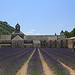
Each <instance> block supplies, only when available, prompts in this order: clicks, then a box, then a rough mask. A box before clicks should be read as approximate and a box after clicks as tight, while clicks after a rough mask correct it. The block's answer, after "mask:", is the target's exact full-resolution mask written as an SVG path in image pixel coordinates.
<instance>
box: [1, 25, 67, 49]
mask: <svg viewBox="0 0 75 75" xmlns="http://www.w3.org/2000/svg"><path fill="white" fill-rule="evenodd" d="M0 47H49V48H67V47H68V39H67V38H66V37H65V35H63V34H62V33H61V35H25V34H24V33H23V32H21V31H20V25H19V24H17V25H16V26H15V31H14V32H13V33H12V34H11V35H1V40H0Z"/></svg>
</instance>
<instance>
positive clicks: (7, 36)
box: [1, 35, 11, 40]
mask: <svg viewBox="0 0 75 75" xmlns="http://www.w3.org/2000/svg"><path fill="white" fill-rule="evenodd" d="M1 40H11V35H1Z"/></svg>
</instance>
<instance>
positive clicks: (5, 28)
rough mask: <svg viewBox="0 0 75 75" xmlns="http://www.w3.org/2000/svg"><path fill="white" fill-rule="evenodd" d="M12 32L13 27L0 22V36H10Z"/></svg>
mask: <svg viewBox="0 0 75 75" xmlns="http://www.w3.org/2000/svg"><path fill="white" fill-rule="evenodd" d="M13 31H14V27H12V26H10V25H9V24H8V23H7V22H3V21H0V35H5V34H6V35H10V34H11V33H12V32H13Z"/></svg>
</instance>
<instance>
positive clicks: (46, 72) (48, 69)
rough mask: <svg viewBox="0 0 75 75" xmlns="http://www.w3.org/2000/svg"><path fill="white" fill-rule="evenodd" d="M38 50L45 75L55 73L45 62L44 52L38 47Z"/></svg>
mask: <svg viewBox="0 0 75 75" xmlns="http://www.w3.org/2000/svg"><path fill="white" fill-rule="evenodd" d="M38 52H39V55H40V59H41V62H42V66H43V71H44V75H55V74H54V72H53V71H52V70H51V69H50V67H49V66H48V65H47V63H46V62H45V60H44V58H43V56H42V54H41V53H40V50H39V49H38Z"/></svg>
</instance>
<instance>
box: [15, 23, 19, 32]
mask: <svg viewBox="0 0 75 75" xmlns="http://www.w3.org/2000/svg"><path fill="white" fill-rule="evenodd" d="M19 32H20V25H19V24H18V23H17V25H16V26H15V33H19Z"/></svg>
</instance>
